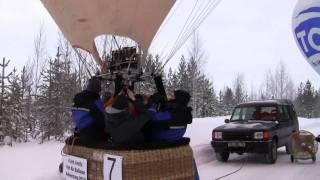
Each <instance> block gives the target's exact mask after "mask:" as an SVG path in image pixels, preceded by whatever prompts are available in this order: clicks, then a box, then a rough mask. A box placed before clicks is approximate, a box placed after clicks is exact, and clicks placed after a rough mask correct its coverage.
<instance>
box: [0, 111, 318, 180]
mask: <svg viewBox="0 0 320 180" xmlns="http://www.w3.org/2000/svg"><path fill="white" fill-rule="evenodd" d="M224 119H225V117H217V118H204V119H194V121H193V124H192V125H191V126H190V127H189V128H188V131H187V136H189V137H191V138H192V141H191V146H192V148H193V151H194V155H195V158H196V161H197V165H198V170H199V173H200V178H201V179H202V180H206V179H210V180H212V179H216V178H218V177H220V176H223V175H225V174H228V173H230V172H232V171H235V170H237V169H238V168H239V167H241V165H242V164H243V162H245V161H246V159H247V157H248V160H247V163H245V165H244V167H243V168H242V170H241V171H239V172H237V173H236V174H233V175H231V176H228V177H226V178H224V179H225V180H233V179H234V180H241V179H244V180H251V179H252V180H253V179H259V180H264V179H268V180H270V179H281V180H282V179H283V180H292V179H293V180H295V179H296V180H300V179H304V180H308V179H310V180H314V179H318V178H319V177H320V171H319V169H320V152H318V154H317V159H318V160H317V163H316V164H313V163H311V161H303V162H301V163H297V164H291V162H290V157H289V155H287V154H285V152H284V149H283V148H281V149H279V150H278V152H279V153H278V154H279V155H278V161H277V162H276V164H274V165H270V164H266V163H264V157H263V156H261V155H254V154H249V155H247V154H245V155H242V156H239V155H235V154H232V155H231V157H230V160H229V161H228V162H227V163H222V162H219V161H217V160H216V158H215V153H214V151H213V149H212V147H211V146H210V144H209V142H210V140H211V131H212V129H213V128H214V127H216V126H218V125H221V124H223V121H224ZM299 121H300V129H304V130H308V131H311V132H312V133H314V134H316V135H318V134H320V119H303V118H300V119H299ZM62 147H63V144H62V143H58V142H47V143H44V144H41V145H39V144H38V143H37V142H30V143H21V144H14V145H13V147H8V146H0V179H1V180H22V179H23V180H60V179H62V178H61V176H60V175H59V173H58V165H59V163H60V162H61V155H60V151H61V149H62Z"/></svg>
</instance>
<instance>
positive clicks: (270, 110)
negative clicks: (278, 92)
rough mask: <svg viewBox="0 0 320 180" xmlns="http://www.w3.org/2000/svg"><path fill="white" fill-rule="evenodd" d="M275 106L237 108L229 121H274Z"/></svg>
mask: <svg viewBox="0 0 320 180" xmlns="http://www.w3.org/2000/svg"><path fill="white" fill-rule="evenodd" d="M277 112H278V111H277V107H276V106H246V107H237V108H235V110H234V111H233V114H232V117H231V119H230V120H231V121H242V120H244V121H247V120H265V121H274V120H276V118H277Z"/></svg>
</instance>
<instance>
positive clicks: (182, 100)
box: [174, 90, 191, 106]
mask: <svg viewBox="0 0 320 180" xmlns="http://www.w3.org/2000/svg"><path fill="white" fill-rule="evenodd" d="M174 96H175V101H176V103H177V104H180V105H184V106H186V105H188V103H189V101H190V97H191V96H190V94H189V93H188V92H187V91H184V90H177V91H174Z"/></svg>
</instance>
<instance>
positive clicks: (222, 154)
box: [216, 152, 230, 162]
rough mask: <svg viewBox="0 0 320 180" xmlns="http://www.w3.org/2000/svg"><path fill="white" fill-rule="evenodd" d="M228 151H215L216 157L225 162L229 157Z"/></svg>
mask: <svg viewBox="0 0 320 180" xmlns="http://www.w3.org/2000/svg"><path fill="white" fill-rule="evenodd" d="M229 154H230V153H229V152H216V157H217V159H218V160H219V161H222V162H227V161H228V159H229Z"/></svg>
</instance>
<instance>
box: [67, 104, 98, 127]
mask: <svg viewBox="0 0 320 180" xmlns="http://www.w3.org/2000/svg"><path fill="white" fill-rule="evenodd" d="M94 106H95V107H96V108H97V109H98V110H99V111H100V112H101V113H104V107H103V103H102V101H101V100H100V99H97V100H95V101H94ZM71 116H72V119H73V122H74V124H75V127H76V129H79V130H81V129H84V128H86V127H89V126H90V125H92V124H93V123H94V120H93V116H92V113H90V108H87V107H73V108H72V115H71Z"/></svg>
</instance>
